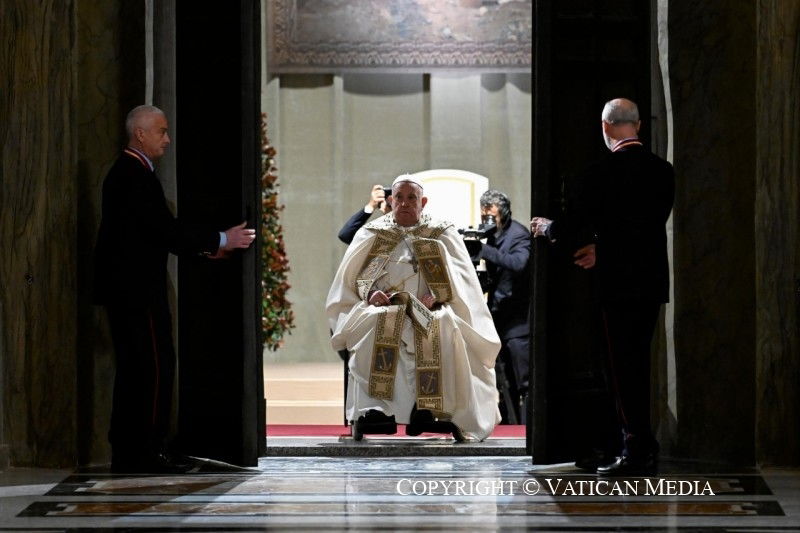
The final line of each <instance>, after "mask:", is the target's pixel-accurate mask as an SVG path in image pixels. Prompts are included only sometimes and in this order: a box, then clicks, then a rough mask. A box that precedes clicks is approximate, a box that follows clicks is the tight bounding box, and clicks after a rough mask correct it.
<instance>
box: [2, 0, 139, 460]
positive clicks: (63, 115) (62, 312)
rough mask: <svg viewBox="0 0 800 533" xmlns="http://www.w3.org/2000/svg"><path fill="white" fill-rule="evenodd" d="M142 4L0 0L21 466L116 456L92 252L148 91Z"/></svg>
mask: <svg viewBox="0 0 800 533" xmlns="http://www.w3.org/2000/svg"><path fill="white" fill-rule="evenodd" d="M143 16H144V7H143V4H142V3H139V2H121V3H118V2H100V1H97V0H92V1H89V0H78V1H62V0H59V1H42V2H28V1H26V0H9V1H6V2H2V3H0V35H3V42H2V44H0V46H2V47H3V52H2V54H0V71H1V72H3V75H2V76H0V83H2V84H3V85H2V87H1V88H0V106H2V107H0V109H2V113H1V114H0V117H2V118H0V144H1V145H2V147H3V155H2V163H1V166H0V168H1V169H2V172H1V173H0V186H1V187H2V189H1V191H2V192H1V193H0V248H1V249H2V250H3V251H4V252H3V253H2V254H0V265H1V267H0V287H1V288H2V291H0V310H2V316H0V335H2V340H0V370H2V376H3V382H2V396H3V399H2V402H0V407H2V416H3V423H2V424H0V455H2V450H3V449H4V448H3V444H6V445H7V446H8V449H9V451H10V456H11V457H10V458H11V462H12V464H14V465H36V466H71V465H74V464H76V463H77V462H81V463H88V462H102V461H107V460H108V446H107V444H106V432H107V429H108V418H109V412H108V411H109V408H110V403H111V401H110V399H111V387H112V378H113V357H112V352H111V345H110V339H109V336H108V332H107V328H106V326H105V320H104V316H103V314H102V311H101V310H100V309H98V308H96V307H94V306H92V304H91V280H92V275H93V273H92V251H93V248H94V240H95V237H96V233H97V226H98V224H99V217H100V188H101V184H102V179H103V177H104V176H105V173H106V171H107V170H108V167H109V166H110V164H111V163H112V161H113V159H114V158H115V157H116V155H117V153H118V151H119V149H120V148H121V146H122V145H123V144H124V141H125V135H124V118H125V114H126V113H127V111H128V109H130V107H132V106H133V105H135V104H139V103H142V99H143V97H144V46H143V42H144V41H143ZM0 462H2V458H0Z"/></svg>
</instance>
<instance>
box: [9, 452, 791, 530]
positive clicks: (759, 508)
mask: <svg viewBox="0 0 800 533" xmlns="http://www.w3.org/2000/svg"><path fill="white" fill-rule="evenodd" d="M530 528H535V529H536V530H537V531H800V471H797V470H795V471H782V470H764V471H757V470H747V469H737V470H731V471H726V470H724V469H722V468H719V467H709V466H703V465H697V464H680V463H675V462H666V463H664V464H662V466H661V471H660V472H659V474H658V475H657V476H654V477H652V478H629V479H614V478H608V479H606V480H603V479H599V478H597V477H596V476H593V475H584V474H581V473H580V472H579V471H577V470H576V469H575V468H574V467H573V466H572V465H569V464H563V465H536V466H534V465H532V464H531V463H530V457H526V456H482V457H481V456H429V457H420V456H416V457H319V456H318V457H310V456H302V457H298V456H296V457H266V458H262V459H261V460H260V462H259V465H258V468H250V469H237V468H225V467H224V466H222V465H214V464H211V463H206V464H203V465H201V467H199V468H197V469H196V471H195V472H193V473H190V474H186V475H180V476H166V475H126V476H117V475H111V474H109V473H108V472H107V470H106V469H104V468H102V467H99V468H90V469H84V470H79V471H75V472H70V471H52V470H39V469H10V470H7V471H5V472H2V473H0V531H43V532H57V531H71V532H77V531H89V530H93V531H97V530H102V529H108V530H115V531H116V530H119V531H124V530H133V531H204V532H207V531H237V532H245V531H264V530H267V529H270V530H272V529H278V530H281V529H283V530H303V531H319V530H358V531H414V530H426V531H438V530H446V531H497V530H525V529H530Z"/></svg>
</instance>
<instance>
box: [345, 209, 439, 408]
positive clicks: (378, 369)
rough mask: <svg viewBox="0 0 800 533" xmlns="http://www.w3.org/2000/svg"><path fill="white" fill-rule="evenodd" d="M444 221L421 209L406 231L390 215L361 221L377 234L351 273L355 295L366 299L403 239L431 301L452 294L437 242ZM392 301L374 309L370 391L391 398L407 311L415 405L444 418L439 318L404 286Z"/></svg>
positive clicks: (372, 394)
mask: <svg viewBox="0 0 800 533" xmlns="http://www.w3.org/2000/svg"><path fill="white" fill-rule="evenodd" d="M449 226H450V224H447V223H438V224H436V223H433V222H432V221H431V219H430V217H427V216H426V215H423V217H422V219H421V223H420V225H419V226H417V227H416V228H414V229H413V230H412V231H410V232H407V233H406V232H404V231H403V230H402V229H399V227H398V226H397V225H395V224H394V223H393V220H392V219H391V216H387V217H382V218H380V219H378V220H377V221H375V222H373V223H370V224H368V225H367V226H366V227H367V228H368V229H371V230H373V231H375V232H376V233H377V235H376V236H375V242H374V243H373V244H372V248H371V249H370V251H369V254H368V255H367V258H366V259H365V261H364V266H363V267H362V269H361V272H360V274H359V275H358V277H357V279H356V289H357V291H358V295H359V297H360V298H362V299H363V300H365V301H366V300H367V298H368V297H369V292H370V291H371V290H372V287H373V285H374V284H375V281H376V280H377V279H378V278H380V277H381V276H383V275H385V274H386V270H385V267H386V264H387V263H388V261H389V256H390V255H391V253H392V251H393V250H394V249H395V247H396V246H397V245H398V244H400V241H401V240H403V239H408V240H409V241H410V244H411V248H412V252H413V253H414V255H415V258H416V260H417V263H418V265H419V271H420V274H421V275H422V276H423V277H424V279H425V282H426V283H427V284H428V287H429V288H430V290H431V293H432V294H433V295H434V297H435V299H436V301H437V302H439V303H445V302H448V301H450V300H451V299H452V297H453V290H452V284H451V283H450V276H449V274H448V272H447V265H446V263H445V260H444V258H443V257H442V254H441V252H440V250H439V246H438V243H437V239H438V238H439V237H440V236H441V234H442V233H443V232H444V231H445V230H446V229H447V228H448V227H449ZM392 303H393V304H394V305H389V306H385V307H382V308H381V313H380V314H379V315H378V319H377V324H376V331H375V341H374V343H373V349H372V364H371V367H370V376H369V395H370V396H372V397H374V398H379V399H382V400H391V399H392V398H393V397H394V380H395V374H396V373H397V359H398V357H399V354H400V343H401V335H402V333H403V324H404V323H405V318H406V316H408V317H409V318H411V320H412V324H413V326H414V348H415V351H416V361H415V362H416V373H417V408H418V409H430V410H431V411H433V412H434V416H436V417H437V418H443V419H446V418H448V417H449V415H448V414H447V413H445V412H444V411H443V407H444V396H443V391H442V363H441V343H440V339H439V318H438V317H437V316H436V313H435V312H431V311H430V310H428V309H427V308H426V307H425V306H424V305H423V304H422V302H420V301H419V299H418V298H417V297H416V295H413V294H409V293H407V292H401V293H397V294H395V295H392Z"/></svg>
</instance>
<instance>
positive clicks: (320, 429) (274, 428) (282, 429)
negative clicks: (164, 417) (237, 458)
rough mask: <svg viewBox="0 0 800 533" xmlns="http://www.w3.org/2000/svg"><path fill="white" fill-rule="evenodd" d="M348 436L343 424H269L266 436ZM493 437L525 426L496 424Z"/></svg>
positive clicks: (521, 432) (512, 434)
mask: <svg viewBox="0 0 800 533" xmlns="http://www.w3.org/2000/svg"><path fill="white" fill-rule="evenodd" d="M342 435H346V436H349V435H350V428H347V427H345V426H343V425H341V426H339V425H334V426H321V425H310V424H305V425H303V424H269V425H267V437H339V436H342ZM437 435H439V434H438V433H423V434H422V435H421V436H423V437H424V436H437ZM391 436H392V437H405V436H406V429H405V426H404V425H402V424H398V425H397V434H395V435H391ZM491 436H492V437H495V438H498V437H499V438H505V439H508V438H523V439H524V438H525V426H506V425H503V426H497V427H496V428H494V431H493V432H492V435H491Z"/></svg>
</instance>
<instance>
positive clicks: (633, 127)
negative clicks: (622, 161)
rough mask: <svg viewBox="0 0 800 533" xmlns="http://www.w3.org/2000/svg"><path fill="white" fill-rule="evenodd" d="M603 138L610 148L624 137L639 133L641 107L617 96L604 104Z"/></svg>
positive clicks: (634, 135)
mask: <svg viewBox="0 0 800 533" xmlns="http://www.w3.org/2000/svg"><path fill="white" fill-rule="evenodd" d="M602 120H603V139H604V140H605V142H606V146H608V149H609V150H610V149H611V148H612V147H613V146H614V144H616V143H617V142H618V141H621V140H622V139H628V138H632V137H637V136H638V135H639V127H640V126H641V124H642V123H641V121H640V120H639V108H638V107H637V106H636V103H635V102H633V101H632V100H628V99H627V98H615V99H613V100H609V101H608V102H606V105H605V106H603V114H602Z"/></svg>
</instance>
